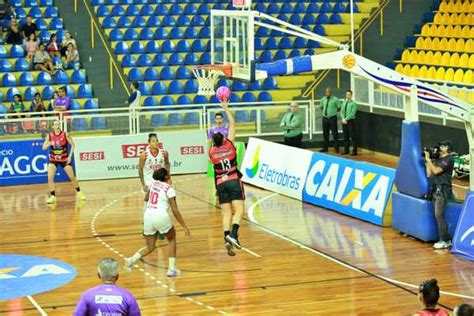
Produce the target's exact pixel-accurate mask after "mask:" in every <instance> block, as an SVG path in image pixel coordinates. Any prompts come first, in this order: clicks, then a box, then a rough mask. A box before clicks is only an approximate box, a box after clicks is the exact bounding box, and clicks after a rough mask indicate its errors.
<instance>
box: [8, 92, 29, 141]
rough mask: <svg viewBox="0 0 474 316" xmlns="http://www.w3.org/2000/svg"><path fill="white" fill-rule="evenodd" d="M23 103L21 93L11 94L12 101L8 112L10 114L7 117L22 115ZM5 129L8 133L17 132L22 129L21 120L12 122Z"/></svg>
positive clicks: (13, 117) (14, 117)
mask: <svg viewBox="0 0 474 316" xmlns="http://www.w3.org/2000/svg"><path fill="white" fill-rule="evenodd" d="M25 110H26V109H25V105H24V104H23V100H22V98H21V95H19V94H15V95H14V96H13V102H12V104H11V105H10V109H9V112H10V113H11V115H9V116H8V118H9V119H19V118H23V117H24V114H23V113H24V112H25ZM7 130H8V132H9V133H10V134H18V133H20V132H22V131H23V129H22V123H21V122H13V123H10V124H9V125H8V126H7Z"/></svg>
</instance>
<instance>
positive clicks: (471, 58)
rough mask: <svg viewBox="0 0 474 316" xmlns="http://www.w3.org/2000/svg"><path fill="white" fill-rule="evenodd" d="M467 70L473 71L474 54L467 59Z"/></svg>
mask: <svg viewBox="0 0 474 316" xmlns="http://www.w3.org/2000/svg"><path fill="white" fill-rule="evenodd" d="M467 68H471V69H474V54H472V55H471V57H469V64H468V66H467Z"/></svg>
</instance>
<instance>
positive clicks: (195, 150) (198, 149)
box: [74, 130, 207, 180]
mask: <svg viewBox="0 0 474 316" xmlns="http://www.w3.org/2000/svg"><path fill="white" fill-rule="evenodd" d="M158 137H159V140H160V147H161V148H164V149H165V150H166V151H168V153H169V156H170V164H171V173H172V174H185V173H199V172H205V171H206V170H207V153H206V152H207V149H206V148H207V138H206V133H205V131H195V130H193V131H180V132H160V133H159V134H158ZM147 140H148V134H139V135H124V136H105V137H81V138H79V137H78V138H77V139H76V140H75V141H76V150H75V153H74V156H75V158H76V172H77V177H78V179H79V180H92V179H116V178H131V177H138V158H139V157H140V155H141V153H142V152H143V151H145V149H146V148H147V146H148V143H147Z"/></svg>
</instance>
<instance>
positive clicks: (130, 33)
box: [123, 29, 138, 41]
mask: <svg viewBox="0 0 474 316" xmlns="http://www.w3.org/2000/svg"><path fill="white" fill-rule="evenodd" d="M123 38H124V39H125V40H126V41H135V40H137V39H138V33H137V31H135V29H128V30H126V31H125V34H124V35H123Z"/></svg>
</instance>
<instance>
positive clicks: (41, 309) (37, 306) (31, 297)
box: [27, 295, 48, 316]
mask: <svg viewBox="0 0 474 316" xmlns="http://www.w3.org/2000/svg"><path fill="white" fill-rule="evenodd" d="M27 298H28V300H29V301H30V302H31V304H33V306H34V307H35V308H36V309H37V310H38V312H39V313H40V315H41V316H47V315H48V313H46V312H45V311H44V309H43V308H41V306H40V304H38V302H36V301H35V299H34V298H33V296H31V295H28V296H27Z"/></svg>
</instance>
